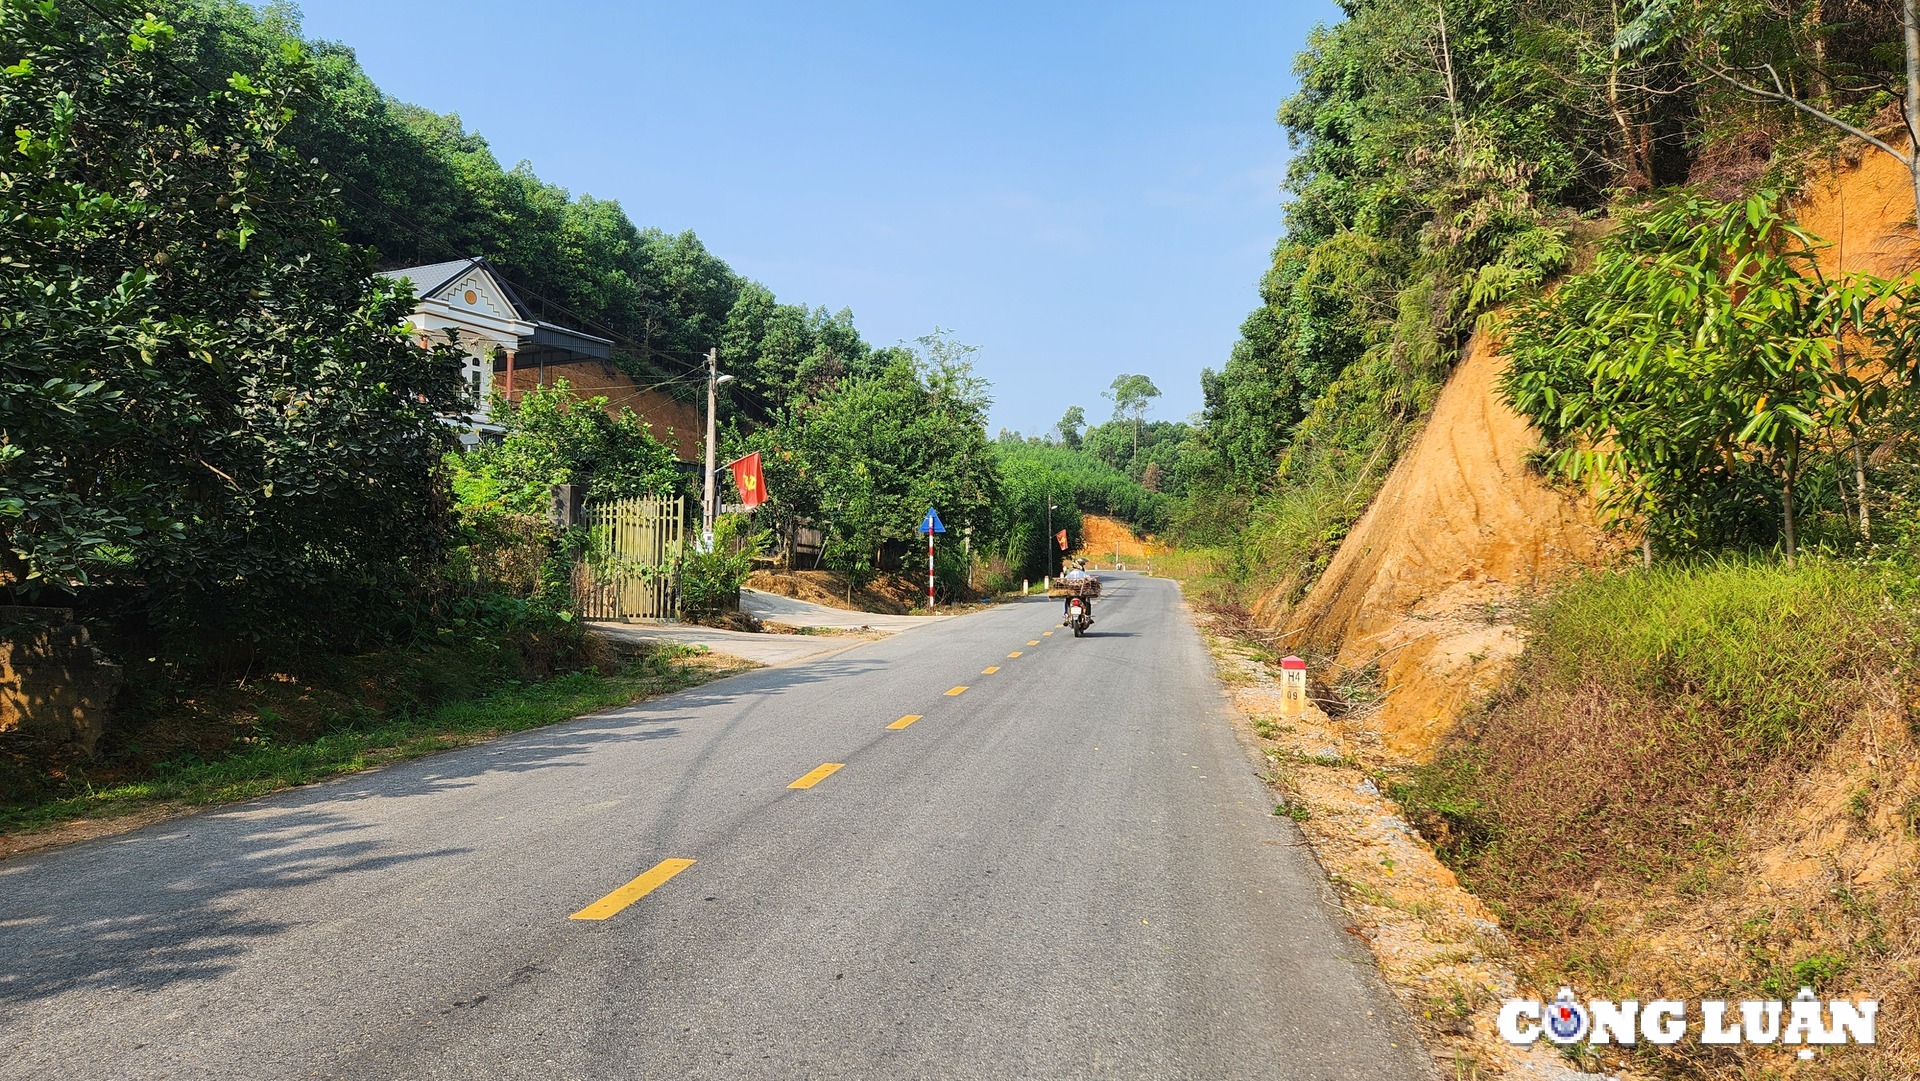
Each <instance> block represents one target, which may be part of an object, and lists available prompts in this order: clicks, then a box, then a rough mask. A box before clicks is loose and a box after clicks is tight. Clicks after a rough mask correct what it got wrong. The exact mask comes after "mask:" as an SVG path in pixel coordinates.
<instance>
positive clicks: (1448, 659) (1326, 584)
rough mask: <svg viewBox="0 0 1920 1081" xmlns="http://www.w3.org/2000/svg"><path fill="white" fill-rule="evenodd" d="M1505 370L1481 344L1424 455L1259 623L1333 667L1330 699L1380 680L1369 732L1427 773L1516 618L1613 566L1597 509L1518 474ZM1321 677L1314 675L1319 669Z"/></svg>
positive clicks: (1504, 651)
mask: <svg viewBox="0 0 1920 1081" xmlns="http://www.w3.org/2000/svg"><path fill="white" fill-rule="evenodd" d="M1505 366H1506V361H1505V358H1503V357H1502V356H1501V355H1500V354H1499V353H1498V352H1496V351H1495V349H1494V346H1493V341H1492V339H1491V338H1490V337H1489V336H1487V335H1485V334H1480V335H1476V336H1475V337H1474V339H1473V342H1472V345H1471V346H1470V348H1469V349H1468V351H1467V355H1466V357H1465V359H1463V360H1462V361H1461V362H1460V366H1459V368H1458V369H1456V370H1455V372H1454V375H1453V378H1452V379H1451V380H1450V381H1449V382H1448V383H1447V386H1446V389H1445V390H1443V391H1442V392H1441V394H1440V399H1439V401H1438V402H1437V403H1435V405H1434V410H1433V415H1432V417H1431V419H1429V421H1428V422H1427V426H1426V428H1425V430H1424V431H1423V432H1422V433H1421V435H1420V437H1419V439H1418V440H1416V441H1415V443H1414V445H1413V446H1412V447H1411V448H1410V449H1409V450H1408V452H1407V453H1406V455H1405V456H1404V457H1403V458H1402V459H1401V460H1400V463H1399V465H1398V466H1396V467H1395V469H1394V471H1393V473H1392V474H1391V475H1389V476H1388V478H1387V482H1386V484H1385V485H1384V486H1383V487H1382V488H1381V489H1380V494H1379V495H1378V496H1377V497H1375V499H1374V501H1373V504H1372V505H1371V506H1370V507H1368V508H1367V512H1366V514H1365V515H1363V516H1362V517H1361V519H1360V521H1359V522H1358V523H1357V524H1356V525H1355V526H1354V528H1353V530H1352V532H1350V533H1349V534H1348V535H1347V538H1346V541H1345V543H1343V544H1342V545H1341V546H1340V550H1339V551H1338V552H1337V553H1336V554H1335V555H1334V558H1333V562H1332V563H1331V564H1329V565H1328V567H1327V570H1326V573H1325V574H1323V575H1322V576H1321V578H1320V580H1319V582H1318V583H1316V584H1315V586H1314V587H1313V589H1312V591H1310V592H1309V593H1308V594H1307V596H1306V598H1305V599H1303V600H1302V601H1301V602H1300V603H1299V604H1298V605H1297V606H1295V607H1294V608H1293V609H1292V610H1290V611H1286V610H1280V609H1279V608H1278V606H1277V605H1276V603H1275V601H1274V599H1273V598H1263V603H1262V604H1261V605H1260V606H1259V607H1257V608H1256V611H1255V615H1256V617H1257V618H1259V619H1261V620H1262V621H1263V622H1266V623H1269V624H1277V625H1279V626H1281V627H1282V628H1283V630H1284V636H1283V638H1282V641H1283V642H1284V644H1285V647H1286V648H1287V649H1288V650H1290V651H1292V652H1296V653H1307V654H1311V655H1313V656H1315V657H1316V658H1324V660H1325V662H1330V666H1331V670H1330V671H1329V672H1327V673H1325V675H1326V677H1327V679H1328V682H1329V683H1341V682H1346V681H1348V680H1350V679H1352V678H1354V676H1355V675H1356V674H1363V678H1364V677H1368V676H1371V672H1370V671H1368V670H1369V669H1372V668H1373V667H1374V666H1378V672H1379V678H1380V682H1381V684H1382V685H1383V688H1384V691H1385V694H1386V697H1385V700H1384V701H1383V702H1382V704H1381V708H1380V712H1379V714H1378V715H1377V716H1376V717H1375V718H1374V724H1375V725H1377V727H1378V730H1379V732H1380V734H1381V736H1382V738H1383V739H1384V740H1385V742H1386V745H1387V748H1388V750H1390V751H1392V752H1395V753H1397V754H1401V755H1405V756H1408V757H1413V758H1418V757H1421V756H1422V755H1423V754H1424V753H1425V752H1426V751H1427V750H1428V749H1429V748H1430V747H1431V746H1432V744H1433V742H1434V741H1435V740H1436V739H1438V738H1439V737H1440V736H1441V735H1443V734H1444V733H1445V732H1447V731H1448V730H1449V729H1451V728H1452V726H1453V722H1454V719H1455V717H1456V716H1457V714H1458V713H1459V711H1460V709H1461V708H1462V706H1463V705H1464V704H1465V703H1467V702H1468V701H1469V700H1470V699H1471V698H1472V697H1473V696H1474V695H1475V694H1477V693H1480V692H1482V691H1484V690H1486V689H1487V688H1489V687H1490V686H1491V685H1492V683H1493V682H1494V681H1495V680H1497V679H1498V678H1499V676H1500V673H1501V672H1502V671H1504V670H1505V666H1506V665H1507V664H1508V663H1509V662H1510V661H1511V660H1512V659H1513V658H1514V657H1515V656H1518V655H1519V652H1520V647H1521V644H1522V643H1521V640H1520V637H1519V634H1518V632H1517V630H1516V628H1515V625H1514V617H1515V615H1516V614H1517V612H1516V608H1517V605H1516V602H1517V601H1518V600H1519V599H1520V598H1521V597H1522V596H1524V595H1525V594H1526V593H1528V592H1530V591H1532V590H1534V589H1536V588H1538V587H1539V586H1540V585H1541V584H1542V583H1543V582H1547V581H1550V580H1552V579H1553V578H1555V577H1557V576H1559V575H1563V574H1565V573H1567V572H1568V571H1569V570H1572V569H1576V568H1582V567H1591V566H1596V565H1600V564H1603V563H1606V562H1608V561H1609V560H1611V559H1613V558H1616V556H1617V553H1618V550H1619V547H1620V542H1619V541H1618V539H1617V538H1615V539H1612V540H1610V539H1609V538H1608V537H1607V536H1606V534H1605V533H1604V531H1603V530H1602V529H1601V528H1600V525H1599V523H1598V521H1597V520H1596V518H1595V515H1594V511H1593V507H1592V505H1591V503H1590V502H1589V501H1588V500H1586V499H1584V498H1581V497H1580V496H1579V495H1578V494H1576V493H1572V492H1568V491H1565V490H1562V489H1557V488H1553V487H1549V486H1548V485H1547V483H1546V482H1545V481H1544V479H1543V478H1542V477H1541V476H1540V474H1539V473H1538V472H1537V471H1535V470H1534V469H1532V468H1531V467H1530V466H1529V465H1528V464H1527V461H1526V458H1527V455H1528V454H1529V452H1531V451H1532V450H1533V449H1534V448H1535V446H1536V445H1537V444H1538V442H1539V439H1538V436H1537V435H1536V434H1535V433H1534V431H1533V429H1532V428H1531V427H1530V426H1529V425H1528V424H1527V422H1526V421H1524V420H1522V419H1521V418H1520V417H1519V416H1518V415H1517V414H1515V413H1514V412H1513V410H1512V409H1510V408H1508V407H1507V405H1506V403H1505V402H1503V401H1502V400H1501V399H1500V396H1499V388H1498V380H1499V377H1500V373H1501V372H1502V371H1504V370H1505ZM1324 666H1325V665H1323V667H1324Z"/></svg>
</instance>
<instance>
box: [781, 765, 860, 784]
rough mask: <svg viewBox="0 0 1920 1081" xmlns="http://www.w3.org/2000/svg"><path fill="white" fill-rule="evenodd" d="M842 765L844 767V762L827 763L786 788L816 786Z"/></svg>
mask: <svg viewBox="0 0 1920 1081" xmlns="http://www.w3.org/2000/svg"><path fill="white" fill-rule="evenodd" d="M844 765H846V763H845V762H828V763H826V764H825V765H822V766H821V767H820V768H819V769H816V770H814V771H813V772H812V773H809V774H807V775H806V776H805V777H802V778H800V779H799V780H797V781H795V782H793V783H792V784H790V785H788V786H787V787H788V788H812V787H813V786H814V785H817V784H819V783H820V782H821V781H824V780H826V779H827V778H829V777H831V776H833V775H834V774H835V773H836V772H838V771H839V769H840V768H841V767H842V766H844Z"/></svg>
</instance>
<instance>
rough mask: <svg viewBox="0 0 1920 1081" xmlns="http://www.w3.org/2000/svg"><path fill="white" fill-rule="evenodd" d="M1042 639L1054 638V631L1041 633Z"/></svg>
mask: <svg viewBox="0 0 1920 1081" xmlns="http://www.w3.org/2000/svg"><path fill="white" fill-rule="evenodd" d="M1040 637H1042V638H1052V637H1053V632H1052V631H1041V632H1040Z"/></svg>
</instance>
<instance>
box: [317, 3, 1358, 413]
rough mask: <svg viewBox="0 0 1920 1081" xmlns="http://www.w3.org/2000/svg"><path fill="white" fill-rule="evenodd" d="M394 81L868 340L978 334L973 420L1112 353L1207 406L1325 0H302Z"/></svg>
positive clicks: (1030, 399)
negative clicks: (986, 396) (982, 409)
mask: <svg viewBox="0 0 1920 1081" xmlns="http://www.w3.org/2000/svg"><path fill="white" fill-rule="evenodd" d="M302 9H303V11H304V13H305V16H306V31H307V34H308V36H310V37H318V38H328V39H332V40H336V41H341V42H344V43H346V44H348V45H350V46H352V47H353V48H354V50H355V51H356V52H357V53H358V54H359V57H360V61H361V63H362V64H363V65H364V66H365V67H366V69H367V71H368V72H369V74H371V75H372V76H373V78H374V80H375V81H376V82H378V83H379V84H380V86H381V87H382V88H383V89H385V90H386V91H387V92H388V93H391V94H393V95H395V96H397V97H400V98H402V99H405V100H408V101H413V102H417V103H419V104H421V105H424V106H426V107H428V108H431V109H434V110H436V111H438V112H452V113H458V114H460V116H461V118H462V119H463V120H465V121H466V123H467V125H468V127H469V128H471V129H475V130H478V131H479V132H480V133H481V134H483V135H484V136H486V138H487V140H488V141H489V142H490V143H491V144H492V146H493V149H494V152H495V154H496V155H497V156H498V157H499V158H500V159H501V161H502V162H503V163H504V164H506V165H508V166H509V167H510V166H512V165H513V163H515V162H517V161H519V160H521V159H526V160H528V161H530V162H531V163H532V164H533V167H534V170H535V172H537V173H538V174H539V175H540V176H541V177H542V178H543V179H545V180H547V181H548V182H550V183H554V184H558V185H561V186H563V187H566V188H568V189H570V190H572V191H573V192H575V193H576V194H577V193H582V192H588V193H591V194H593V195H595V196H598V197H600V198H609V199H617V200H619V201H620V203H621V205H622V206H624V207H625V208H626V211H627V213H628V215H629V216H631V217H632V218H633V219H634V221H636V222H637V223H639V224H640V225H642V226H657V227H659V228H662V229H666V230H669V231H679V230H681V229H692V230H694V231H695V232H696V233H698V234H699V235H700V237H701V239H702V240H703V241H704V242H705V243H706V245H707V247H708V248H709V249H710V250H712V251H713V252H714V253H716V254H717V255H719V256H720V257H721V258H723V259H726V260H727V261H728V262H729V263H730V264H732V266H733V267H734V269H735V270H736V271H738V272H740V273H742V274H745V275H747V276H748V277H752V278H756V279H758V280H760V281H762V282H764V283H766V285H767V286H768V287H769V288H771V289H772V290H773V291H774V292H775V294H777V295H778V296H779V297H780V299H782V300H784V301H787V302H790V303H801V304H807V305H809V306H812V305H822V304H824V305H826V306H827V307H829V308H833V309H839V308H842V307H847V308H852V309H853V312H854V318H855V322H856V324H857V325H858V326H859V327H860V329H861V331H862V333H863V334H864V335H865V336H866V337H867V339H868V340H869V341H872V342H875V343H876V344H883V345H884V344H891V343H893V342H895V341H898V340H902V339H911V338H914V337H918V336H919V335H921V334H924V333H926V332H928V331H929V330H931V329H932V328H933V327H934V326H936V325H938V326H941V327H945V328H947V329H949V330H951V331H953V333H954V336H955V337H956V338H958V339H959V340H960V341H963V342H966V343H969V344H972V345H976V346H979V347H980V351H979V352H978V353H977V354H976V356H975V363H976V366H977V368H978V369H979V371H980V372H981V374H983V375H985V376H986V377H987V378H988V379H990V380H991V381H992V382H993V384H994V398H995V405H994V411H993V422H994V425H995V426H996V427H999V426H1005V427H1010V428H1016V429H1019V430H1022V431H1026V432H1030V433H1031V432H1038V431H1042V430H1044V429H1046V428H1048V427H1050V426H1051V425H1052V424H1053V422H1054V421H1055V420H1057V419H1058V418H1059V416H1060V415H1061V413H1062V412H1064V411H1065V409H1066V407H1067V406H1068V405H1070V404H1078V405H1082V406H1085V407H1086V409H1087V413H1088V415H1089V416H1091V417H1094V418H1096V419H1099V418H1103V417H1104V416H1106V415H1107V413H1108V412H1109V410H1110V407H1109V406H1108V404H1107V403H1106V402H1105V401H1103V400H1102V399H1101V398H1100V396H1099V395H1100V391H1101V390H1104V389H1105V388H1106V386H1107V385H1108V383H1109V382H1111V381H1112V379H1113V377H1114V376H1115V375H1117V374H1119V373H1121V372H1145V373H1146V374H1148V375H1150V376H1151V377H1152V378H1153V380H1154V382H1155V383H1156V384H1158V386H1159V387H1160V389H1161V390H1162V391H1163V392H1164V395H1165V396H1164V397H1163V398H1162V399H1161V400H1160V402H1159V403H1158V405H1157V407H1156V409H1155V411H1154V413H1153V415H1154V416H1157V417H1162V418H1166V419H1180V418H1182V417H1185V416H1186V415H1187V414H1189V413H1192V412H1195V411H1197V410H1198V409H1199V408H1200V387H1199V374H1200V369H1201V368H1203V367H1208V366H1211V367H1215V368H1217V367H1219V366H1220V365H1221V364H1222V363H1223V362H1224V361H1225V359H1226V355H1227V351H1228V349H1229V348H1230V347H1231V346H1232V344H1233V341H1234V339H1235V337H1236V336H1237V332H1238V327H1239V324H1240V320H1241V319H1242V318H1244V317H1245V315H1246V313H1247V311H1248V310H1249V309H1250V308H1251V307H1252V306H1253V304H1254V302H1255V299H1256V297H1255V292H1254V289H1255V283H1256V282H1257V281H1258V279H1259V277H1260V274H1261V272H1262V271H1263V270H1264V269H1265V267H1266V264H1267V258H1268V254H1269V252H1270V250H1271V248H1272V246H1273V242H1274V241H1275V239H1276V238H1277V237H1278V236H1279V232H1280V195H1279V191H1278V188H1279V184H1280V182H1281V179H1282V176H1283V174H1284V171H1285V167H1286V161H1287V156H1288V148H1287V142H1286V137H1285V135H1284V133H1283V132H1281V130H1280V129H1279V128H1278V127H1277V126H1276V125H1275V124H1274V121H1273V114H1274V110H1275V109H1276V108H1277V107H1278V106H1279V104H1280V102H1281V101H1282V100H1283V99H1284V98H1285V97H1286V96H1287V95H1288V94H1290V93H1291V92H1292V90H1293V85H1294V80H1293V75H1292V68H1293V57H1294V55H1295V54H1296V53H1297V52H1299V51H1300V49H1301V48H1302V47H1303V46H1304V44H1305V42H1306V36H1307V33H1308V31H1309V30H1310V29H1311V28H1312V27H1313V25H1314V24H1316V23H1320V22H1332V21H1335V20H1336V19H1337V18H1338V17H1339V11H1338V9H1337V7H1336V6H1335V5H1334V4H1333V3H1332V2H1330V0H1310V2H1292V0H1280V2H1267V3H1258V4H1237V3H1236V4H1223V3H1203V4H1194V3H1188V4H1174V3H1160V4H1138V3H1112V2H1109V3H1081V2H1074V3H1025V4H1013V3H996V2H978V3H972V4H966V5H961V4H941V5H935V4H927V3H910V2H909V3H900V2H893V3H870V4H866V3H824V2H823V3H808V4H798V3H790V4H771V3H705V4H690V3H684V2H682V3H674V4H660V3H651V2H646V3H588V2H570V0H548V2H546V3H537V4H529V3H526V2H525V0H518V2H515V3H506V2H504V0H466V2H464V3H461V4H457V5H448V4H424V3H415V2H397V0H311V2H308V3H306V4H303V5H302Z"/></svg>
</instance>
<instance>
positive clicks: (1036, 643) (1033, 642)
mask: <svg viewBox="0 0 1920 1081" xmlns="http://www.w3.org/2000/svg"><path fill="white" fill-rule="evenodd" d="M1027 644H1028V645H1030V646H1037V645H1039V644H1040V639H1038V638H1035V639H1034V640H1033V641H1031V642H1028V643H1027Z"/></svg>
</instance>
